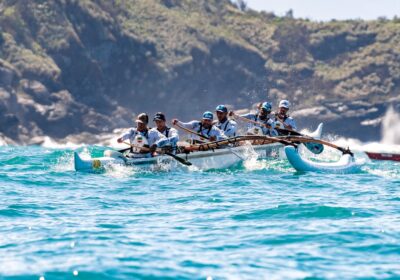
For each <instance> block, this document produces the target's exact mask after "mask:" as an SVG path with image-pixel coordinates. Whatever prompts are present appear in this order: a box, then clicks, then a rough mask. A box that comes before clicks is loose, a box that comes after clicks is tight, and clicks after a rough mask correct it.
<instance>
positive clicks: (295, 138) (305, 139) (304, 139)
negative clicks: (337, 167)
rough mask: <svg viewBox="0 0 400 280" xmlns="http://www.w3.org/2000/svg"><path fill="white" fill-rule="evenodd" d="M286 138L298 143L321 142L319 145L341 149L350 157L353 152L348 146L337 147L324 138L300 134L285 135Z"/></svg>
mask: <svg viewBox="0 0 400 280" xmlns="http://www.w3.org/2000/svg"><path fill="white" fill-rule="evenodd" d="M286 138H287V139H288V140H289V141H296V142H300V143H318V144H321V145H326V146H329V147H332V148H334V149H337V150H339V151H341V152H342V153H343V154H344V155H345V154H349V155H351V156H352V157H353V156H354V154H353V153H352V152H351V151H350V149H349V148H343V147H339V146H337V145H335V144H332V143H330V142H327V141H324V140H319V139H314V138H308V137H302V136H287V137H286Z"/></svg>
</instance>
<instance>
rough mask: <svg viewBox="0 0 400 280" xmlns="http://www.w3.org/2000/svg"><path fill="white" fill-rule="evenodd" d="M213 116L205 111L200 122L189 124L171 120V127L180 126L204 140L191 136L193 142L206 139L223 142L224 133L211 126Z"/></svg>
mask: <svg viewBox="0 0 400 280" xmlns="http://www.w3.org/2000/svg"><path fill="white" fill-rule="evenodd" d="M213 120H214V115H213V113H212V112H210V111H207V112H204V114H203V118H202V120H201V121H191V122H187V123H184V122H181V121H179V120H178V119H173V120H172V124H173V125H176V124H178V125H180V126H182V127H184V128H186V129H190V130H193V131H194V132H196V133H197V134H201V135H204V136H205V138H202V137H200V136H198V135H192V136H193V139H194V140H200V141H205V140H206V139H207V138H208V140H209V141H219V140H224V139H226V138H227V137H226V136H225V134H224V132H223V131H222V130H220V129H219V128H218V127H216V126H215V125H213Z"/></svg>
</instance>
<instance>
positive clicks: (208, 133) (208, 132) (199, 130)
mask: <svg viewBox="0 0 400 280" xmlns="http://www.w3.org/2000/svg"><path fill="white" fill-rule="evenodd" d="M211 129H212V126H210V128H209V129H208V131H207V133H206V135H205V136H207V137H210V131H211ZM202 131H203V124H202V123H200V127H199V129H198V131H197V133H198V134H201V135H204V134H203V133H202ZM200 139H201V140H205V139H203V138H201V137H200Z"/></svg>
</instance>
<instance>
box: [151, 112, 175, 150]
mask: <svg viewBox="0 0 400 280" xmlns="http://www.w3.org/2000/svg"><path fill="white" fill-rule="evenodd" d="M153 121H154V122H155V124H156V127H155V128H152V129H151V130H156V131H157V132H159V133H161V134H162V135H164V136H165V137H164V138H161V139H159V140H158V141H156V144H157V146H158V147H165V146H170V147H176V144H177V143H178V141H179V134H178V131H177V130H176V129H175V128H173V127H169V126H167V121H166V118H165V115H164V114H163V113H161V112H158V113H156V114H155V115H154V118H153Z"/></svg>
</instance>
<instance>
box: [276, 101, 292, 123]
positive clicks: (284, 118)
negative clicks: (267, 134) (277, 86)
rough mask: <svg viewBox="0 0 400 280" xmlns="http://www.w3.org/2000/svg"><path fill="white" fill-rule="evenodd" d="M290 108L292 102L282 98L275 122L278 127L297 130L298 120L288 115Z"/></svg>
mask: <svg viewBox="0 0 400 280" xmlns="http://www.w3.org/2000/svg"><path fill="white" fill-rule="evenodd" d="M289 109H290V102H289V101H288V100H281V102H279V109H278V112H276V113H275V116H274V123H275V126H276V127H278V128H284V129H290V130H297V126H296V122H295V121H294V119H293V118H292V117H290V116H289V115H288V112H289Z"/></svg>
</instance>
